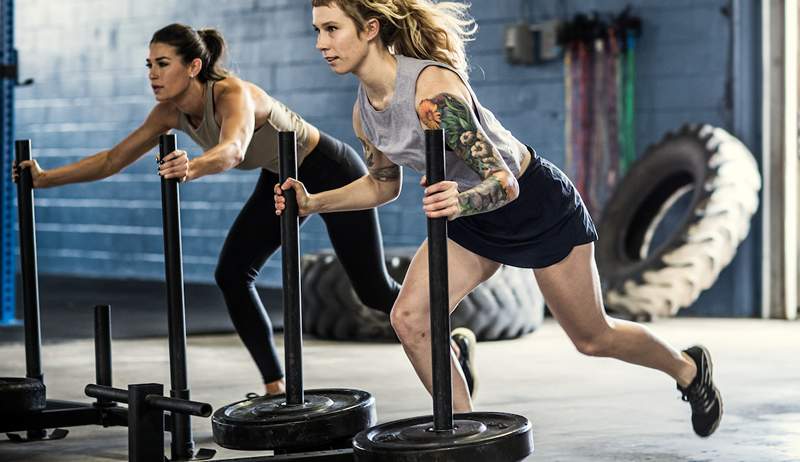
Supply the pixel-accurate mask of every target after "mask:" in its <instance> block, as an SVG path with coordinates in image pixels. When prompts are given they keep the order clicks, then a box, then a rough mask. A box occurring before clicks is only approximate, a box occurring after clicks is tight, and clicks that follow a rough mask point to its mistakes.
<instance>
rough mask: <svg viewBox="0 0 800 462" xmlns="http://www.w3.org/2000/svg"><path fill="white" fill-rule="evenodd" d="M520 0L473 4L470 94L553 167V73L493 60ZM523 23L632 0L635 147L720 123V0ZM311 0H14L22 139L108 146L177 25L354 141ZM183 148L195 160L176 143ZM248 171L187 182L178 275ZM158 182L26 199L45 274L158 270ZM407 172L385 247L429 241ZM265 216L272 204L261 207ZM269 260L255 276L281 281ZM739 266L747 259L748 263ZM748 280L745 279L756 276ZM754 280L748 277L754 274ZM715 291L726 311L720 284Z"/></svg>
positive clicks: (67, 151)
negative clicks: (215, 41)
mask: <svg viewBox="0 0 800 462" xmlns="http://www.w3.org/2000/svg"><path fill="white" fill-rule="evenodd" d="M522 1H525V0H474V1H473V7H472V12H473V14H474V15H475V17H476V18H477V19H478V21H479V24H480V30H479V34H478V36H477V40H476V41H475V42H473V43H471V44H470V47H469V50H470V52H471V58H472V63H473V65H474V67H475V71H474V72H473V74H472V82H473V85H474V88H475V90H476V92H477V94H478V96H479V98H481V100H482V102H483V104H484V105H486V106H487V107H489V108H492V109H493V110H494V111H495V114H496V115H497V116H498V118H499V119H500V120H501V121H502V122H503V123H504V124H505V125H506V126H507V127H508V128H509V129H510V130H511V131H512V132H514V133H515V134H516V135H517V136H518V137H519V138H520V139H521V140H523V141H524V142H526V143H528V144H531V145H532V146H534V147H535V148H536V149H537V151H539V152H540V153H541V154H542V155H544V156H546V157H548V158H549V159H551V160H552V161H554V162H555V163H556V164H558V165H563V158H564V148H563V137H564V132H563V126H564V108H563V97H564V86H563V66H562V65H561V64H560V63H553V64H549V65H545V66H540V67H514V66H510V65H508V64H506V62H505V60H504V56H503V29H504V27H505V25H506V24H508V23H511V22H514V21H516V20H517V18H519V17H520V12H521V10H522V8H521V7H522V5H521V2H522ZM531 3H532V4H533V5H534V6H533V9H532V19H535V20H538V19H550V18H552V17H554V16H555V15H557V14H564V13H566V14H568V15H570V16H571V15H572V14H574V13H576V12H591V11H595V10H596V11H600V12H617V11H619V10H621V9H622V8H623V7H624V6H625V5H627V4H631V5H633V7H634V10H635V12H636V13H637V14H638V15H640V16H641V17H642V19H643V24H644V35H643V37H642V38H641V41H640V44H639V50H638V55H637V59H638V62H637V66H638V79H637V102H636V107H637V117H636V129H637V137H638V141H637V144H638V152H641V151H642V150H643V149H644V148H645V147H646V146H647V145H648V144H650V143H653V142H655V141H657V140H658V139H659V138H660V137H661V136H662V135H663V134H664V133H665V132H666V131H667V130H671V129H675V128H677V127H679V126H680V125H681V124H682V123H684V122H686V121H702V122H708V123H712V124H717V125H721V126H728V125H729V120H730V119H731V113H730V110H731V109H730V104H729V103H728V98H727V96H726V91H727V85H726V84H727V78H728V75H729V66H730V49H731V48H730V47H731V45H730V44H731V32H732V31H731V20H730V18H729V17H727V16H726V15H724V14H723V13H722V9H723V8H724V7H726V6H728V4H729V1H728V0H672V1H669V2H665V1H661V0H572V1H568V2H566V3H563V5H564V6H563V7H559V6H558V5H559V3H561V2H557V1H556V0H541V1H536V2H531ZM308 4H309V2H308V1H306V0H271V1H270V0H262V1H258V0H226V1H218V0H214V1H212V0H193V1H189V0H181V1H178V0H159V1H153V0H136V1H134V0H69V1H66V0H56V1H53V0H25V1H19V2H17V19H16V21H17V30H16V33H17V41H18V42H17V46H18V48H19V53H20V60H21V76H22V77H33V78H34V79H35V80H36V83H35V85H34V86H32V87H28V88H22V89H20V90H19V91H18V92H17V95H18V96H17V134H18V137H21V138H22V137H25V138H27V137H30V138H32V139H33V147H34V155H35V157H36V158H38V159H39V161H40V162H41V164H42V165H43V166H44V167H45V168H48V167H54V166H57V165H60V164H63V163H65V162H69V161H73V160H76V159H78V158H79V157H81V156H84V155H86V154H90V153H93V152H97V151H99V150H101V149H103V148H106V147H110V146H112V145H113V144H114V143H116V142H117V141H118V140H120V139H122V138H123V137H124V136H125V135H126V134H127V133H128V132H129V131H130V130H132V129H133V128H135V127H136V126H137V124H139V123H140V122H141V121H142V120H143V118H144V117H145V116H146V114H147V112H148V111H149V109H150V108H151V107H152V104H153V98H152V95H151V92H150V90H149V86H148V82H147V78H146V70H145V68H144V65H143V64H144V59H145V57H146V55H147V43H148V40H149V38H150V35H151V34H152V32H153V31H155V30H156V29H157V28H159V27H161V26H163V25H165V24H167V23H169V22H173V21H180V22H187V23H189V24H192V25H195V26H198V27H199V26H214V27H218V28H220V29H221V30H222V31H223V33H224V35H225V36H226V38H227V39H228V42H229V45H230V51H231V53H230V55H229V60H228V63H229V65H230V67H231V68H232V69H233V70H234V71H236V72H237V73H238V74H239V75H240V76H242V77H244V78H246V79H248V80H251V81H253V82H255V83H257V84H259V85H261V86H262V87H263V88H265V89H266V90H267V91H268V92H270V93H271V94H273V95H274V96H276V97H277V98H279V99H281V100H282V101H284V102H286V103H287V104H288V105H289V106H290V107H292V108H293V109H295V110H296V111H297V112H299V113H300V114H302V115H303V116H304V117H306V118H307V119H308V120H309V121H311V122H312V123H314V124H316V125H317V126H319V127H320V128H321V129H323V130H324V131H326V132H328V133H330V134H332V135H334V136H337V137H339V138H341V139H343V140H345V141H347V142H349V143H351V144H353V145H354V146H356V145H357V143H356V140H355V138H354V136H353V135H352V129H351V126H350V111H351V108H352V103H353V101H354V95H355V80H354V79H353V78H352V77H349V76H348V77H340V76H335V75H333V74H332V73H331V72H330V71H329V70H328V69H327V67H326V65H325V63H324V62H323V61H322V60H321V59H320V57H319V56H318V54H317V52H316V50H315V49H314V35H313V31H312V30H311V26H310V7H309V5H308ZM179 145H180V146H181V147H184V148H188V150H189V151H190V153H192V154H195V155H196V154H199V151H198V150H197V148H196V147H195V146H194V145H192V144H191V143H190V141H189V140H188V138H187V137H185V136H179ZM255 178H256V173H253V172H245V173H243V172H231V173H225V174H221V175H217V176H215V177H208V178H204V179H202V180H200V181H197V182H195V183H190V184H187V185H185V186H183V187H182V189H181V194H182V199H183V203H182V206H183V237H184V252H185V257H184V261H185V267H186V268H185V271H186V275H187V279H189V280H197V281H210V280H212V278H213V276H212V275H213V270H214V265H215V262H216V258H217V253H218V251H219V248H220V246H221V243H222V241H223V239H224V237H225V234H226V231H227V228H228V226H229V225H230V223H231V222H232V220H233V219H234V217H235V216H236V213H237V211H238V209H239V207H240V206H241V204H242V203H243V201H244V200H246V198H247V197H248V194H249V193H250V191H251V189H252V187H253V184H254V181H255ZM158 181H159V178H158V176H157V175H156V174H155V166H154V161H153V156H152V155H147V156H145V157H144V158H142V159H141V160H140V161H139V162H137V163H135V164H134V165H133V166H131V167H129V168H128V169H127V170H125V171H124V172H123V173H122V174H120V175H117V176H115V177H113V178H110V179H107V180H105V181H101V182H96V183H92V184H83V185H73V186H67V187H62V188H58V189H53V190H43V191H38V192H37V198H38V200H37V222H38V242H39V249H40V251H39V255H40V268H41V270H42V271H43V272H50V273H69V274H80V275H91V276H102V277H136V278H161V277H162V275H163V266H162V261H163V260H162V241H161V238H160V235H161V219H160V212H159V208H160V200H159V187H158ZM417 181H418V176H417V175H416V174H414V173H413V172H408V171H406V176H405V183H406V184H405V188H404V192H403V195H402V197H401V199H400V200H398V201H396V202H395V203H393V204H390V205H388V206H386V207H384V208H382V209H381V212H380V216H381V224H382V228H383V231H384V239H385V243H386V244H387V245H389V246H395V245H413V244H417V243H419V242H420V241H421V240H422V238H423V236H424V232H425V231H424V229H425V228H424V220H423V217H422V216H421V213H420V212H419V207H418V204H419V201H420V198H421V195H420V188H419V187H418V186H417ZM265 213H270V211H269V210H265ZM328 246H329V242H328V239H327V236H326V234H325V230H324V226H323V225H322V222H321V220H319V219H318V218H314V219H312V220H310V221H309V223H307V225H306V226H305V227H304V229H303V250H304V251H313V250H315V249H318V248H324V247H328ZM279 262H280V260H279V259H278V258H273V260H272V261H271V262H270V263H269V264H268V267H267V269H266V270H265V271H264V273H263V274H262V277H261V282H262V283H263V284H267V285H277V284H279V280H280V277H279V271H278V265H279ZM735 265H739V266H740V267H743V268H745V269H744V270H741V269H740V270H739V273H741V272H742V271H747V270H746V268H747V267H748V265H749V262H738V263H735ZM751 279H752V278H751ZM753 280H754V279H753ZM731 281H733V279H732V276H726V275H723V280H722V282H721V284H720V285H722V286H723V290H720V291H718V294H717V295H712V296H711V299H710V302H709V303H711V304H712V305H715V306H716V305H719V306H724V305H726V304H727V303H728V302H729V301H730V296H728V298H727V299H726V298H725V297H726V295H725V294H726V293H729V292H730V291H729V290H725V286H730V285H731V284H732V282H731Z"/></svg>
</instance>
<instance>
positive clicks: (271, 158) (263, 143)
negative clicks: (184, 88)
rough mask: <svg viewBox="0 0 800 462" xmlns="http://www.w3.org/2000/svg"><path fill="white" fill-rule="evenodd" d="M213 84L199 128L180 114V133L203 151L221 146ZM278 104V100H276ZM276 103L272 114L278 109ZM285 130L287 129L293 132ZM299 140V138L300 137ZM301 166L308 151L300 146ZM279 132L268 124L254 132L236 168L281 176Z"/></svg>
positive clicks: (207, 87) (209, 86) (210, 84)
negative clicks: (269, 172) (261, 169)
mask: <svg viewBox="0 0 800 462" xmlns="http://www.w3.org/2000/svg"><path fill="white" fill-rule="evenodd" d="M214 83H215V81H213V80H209V81H208V82H207V83H206V103H205V106H204V110H203V120H202V121H200V125H199V126H197V128H195V127H193V126H192V124H191V123H190V122H189V116H188V115H186V114H184V113H182V112H181V113H179V114H178V130H180V131H182V132H184V133H186V134H187V135H189V137H190V138H191V139H192V140H194V142H195V143H197V144H198V145H200V147H202V148H203V149H205V150H207V149H211V148H212V147H214V146H216V145H217V144H218V143H219V133H220V126H219V125H218V124H217V120H216V118H215V117H214V112H215V111H214V109H215V108H214ZM276 102H277V101H276ZM277 106H278V105H277V104H273V108H272V109H273V111H274V110H275V108H276V107H277ZM291 129H292V128H291V127H286V130H291ZM298 139H300V138H299V137H298ZM297 149H298V156H299V159H298V164H299V163H300V162H302V160H303V158H304V157H305V156H304V155H303V154H306V152H305V151H306V150H305V149H303V147H302V146H300V145H299V143H298V148H297ZM278 163H279V159H278V130H277V129H276V128H275V127H273V126H272V124H270V122H269V121H267V122H265V123H264V125H262V126H261V127H259V128H258V129H257V130H256V131H254V132H253V137H252V138H251V139H250V144H249V145H248V146H247V150H246V151H245V154H244V160H243V161H242V162H241V163H239V165H237V166H236V167H235V168H237V169H240V170H253V169H256V168H264V169H267V170H269V171H271V172H275V173H278V168H279V167H278Z"/></svg>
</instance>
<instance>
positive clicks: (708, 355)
mask: <svg viewBox="0 0 800 462" xmlns="http://www.w3.org/2000/svg"><path fill="white" fill-rule="evenodd" d="M697 346H698V347H699V348H700V349H701V350H702V351H703V355H704V356H705V357H706V359H708V375H710V376H711V377H712V379H713V377H714V362H713V361H712V360H711V352H709V351H708V348H706V347H704V346H703V345H697ZM714 393H716V394H717V399H719V418H718V419H717V421H716V422H714V425H712V426H711V431H709V432H708V435H706V436H700V437H701V438H708V437H709V436H711V435H713V434H714V432H715V431H717V428H718V427H719V424H720V422H722V394H720V392H719V390H718V389H717V386H716V385H714ZM698 436H699V435H698Z"/></svg>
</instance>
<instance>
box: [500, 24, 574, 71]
mask: <svg viewBox="0 0 800 462" xmlns="http://www.w3.org/2000/svg"><path fill="white" fill-rule="evenodd" d="M560 25H561V23H560V21H558V20H552V21H545V22H541V23H538V24H529V23H527V22H520V23H517V24H511V25H508V26H506V30H505V50H506V60H508V62H510V63H511V64H520V65H528V66H530V65H535V64H541V63H545V62H547V61H552V60H555V59H558V58H559V57H560V56H561V47H560V46H559V44H558V29H559V27H560Z"/></svg>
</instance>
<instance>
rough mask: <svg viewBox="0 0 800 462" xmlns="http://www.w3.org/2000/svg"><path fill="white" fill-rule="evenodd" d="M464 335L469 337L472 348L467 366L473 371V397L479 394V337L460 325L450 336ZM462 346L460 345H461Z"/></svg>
mask: <svg viewBox="0 0 800 462" xmlns="http://www.w3.org/2000/svg"><path fill="white" fill-rule="evenodd" d="M456 335H462V336H464V337H466V338H467V341H468V343H469V344H470V345H472V348H470V352H469V353H470V354H469V359H468V360H467V366H469V370H470V371H471V372H472V398H474V397H475V396H477V395H478V371H477V369H476V368H475V350H476V348H475V345H477V344H478V339H476V338H475V333H474V332H472V331H471V330H469V329H467V328H465V327H458V328H456V329H453V331H452V332H450V336H451V337H453V336H456ZM459 347H460V346H459Z"/></svg>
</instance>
